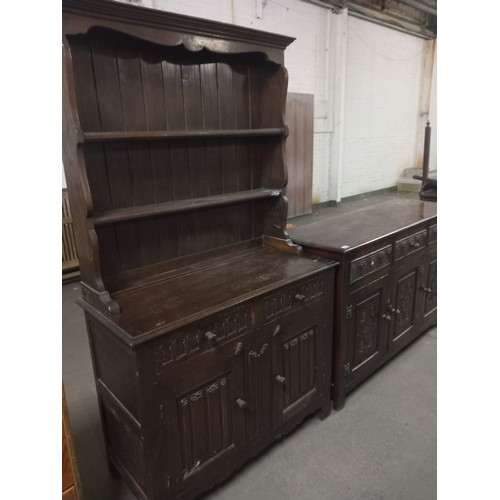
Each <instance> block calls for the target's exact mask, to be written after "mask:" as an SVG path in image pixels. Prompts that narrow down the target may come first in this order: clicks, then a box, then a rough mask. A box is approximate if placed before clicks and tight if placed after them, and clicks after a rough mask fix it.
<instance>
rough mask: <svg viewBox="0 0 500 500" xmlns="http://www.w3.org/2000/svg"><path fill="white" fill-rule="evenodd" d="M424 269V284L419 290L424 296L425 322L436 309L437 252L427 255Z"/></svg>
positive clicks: (433, 251)
mask: <svg viewBox="0 0 500 500" xmlns="http://www.w3.org/2000/svg"><path fill="white" fill-rule="evenodd" d="M424 269H425V272H424V283H423V285H422V286H421V290H422V292H423V294H424V299H423V303H424V305H423V314H424V320H427V319H428V318H429V317H430V316H431V315H432V314H433V313H435V312H436V309H437V251H436V250H435V249H434V250H431V251H429V253H428V254H427V256H426V258H425V263H424Z"/></svg>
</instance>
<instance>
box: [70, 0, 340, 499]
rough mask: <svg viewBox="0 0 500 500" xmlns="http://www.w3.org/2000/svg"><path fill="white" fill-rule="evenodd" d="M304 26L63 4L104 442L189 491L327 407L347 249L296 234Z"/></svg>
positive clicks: (85, 297)
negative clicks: (295, 35) (291, 220)
mask: <svg viewBox="0 0 500 500" xmlns="http://www.w3.org/2000/svg"><path fill="white" fill-rule="evenodd" d="M290 42H292V39H291V38H287V37H283V36H278V35H274V34H269V33H264V32H259V31H254V30H248V29H244V28H240V27H237V26H230V25H224V24H221V23H216V22H209V21H206V20H200V19H195V18H188V17H185V16H180V15H174V14H170V13H166V12H160V11H156V10H150V9H145V8H139V7H134V6H130V5H126V4H120V3H112V2H106V1H102V0H101V1H98V0H87V1H82V0H79V1H77V0H63V61H64V66H63V149H64V150H63V159H64V168H65V174H66V180H67V184H68V192H69V198H70V205H71V212H72V216H73V222H74V229H75V238H76V243H77V247H78V256H79V263H80V271H81V280H82V298H81V300H80V305H81V306H82V307H83V309H84V311H85V317H86V324H87V330H88V335H89V340H90V347H91V353H92V358H93V364H94V371H95V380H96V387H97V394H98V398H99V406H100V411H101V419H102V424H103V430H104V436H105V441H106V448H107V453H108V459H109V462H110V465H111V469H112V470H113V471H114V472H116V471H118V472H119V473H120V474H121V475H122V476H123V477H124V479H125V480H126V481H127V483H128V484H129V485H130V487H131V488H132V489H133V491H134V492H135V493H136V494H137V496H138V497H140V498H148V499H160V498H162V499H165V498H185V499H187V498H193V497H195V496H196V495H198V494H200V493H201V492H202V491H204V490H206V489H207V488H209V487H211V486H212V485H214V484H215V483H217V482H219V481H221V480H223V479H224V478H226V477H227V476H229V475H230V474H231V473H232V472H233V471H234V470H235V469H236V468H238V467H239V466H240V465H241V464H243V463H244V462H245V461H247V460H248V459H249V458H250V457H252V456H254V455H256V454H257V453H258V452H259V451H260V450H262V449H263V448H265V447H266V446H268V445H269V443H271V442H272V441H273V440H274V439H276V438H277V437H279V436H281V435H283V434H285V433H287V432H289V431H290V430H291V429H292V428H293V427H295V426H296V425H297V424H298V423H299V422H300V421H301V420H303V419H304V417H305V416H307V415H309V414H311V413H313V412H315V411H317V410H320V416H321V417H326V416H327V415H328V414H329V412H330V405H331V403H330V374H331V352H332V337H331V332H332V328H333V311H332V306H331V304H332V303H333V290H334V274H335V266H336V262H334V261H332V260H331V259H324V258H321V257H306V256H304V255H302V249H301V248H300V246H297V245H295V244H293V243H292V241H291V240H290V239H289V237H288V234H287V233H286V231H285V225H286V216H287V202H286V198H285V197H284V196H283V191H282V190H283V188H284V187H285V185H286V179H287V178H286V168H285V165H284V162H283V146H284V141H285V138H286V135H287V127H286V124H285V121H284V116H283V115H284V109H285V101H286V88H287V73H286V70H285V68H284V67H283V52H284V49H285V47H286V46H287V45H288V44H289V43H290Z"/></svg>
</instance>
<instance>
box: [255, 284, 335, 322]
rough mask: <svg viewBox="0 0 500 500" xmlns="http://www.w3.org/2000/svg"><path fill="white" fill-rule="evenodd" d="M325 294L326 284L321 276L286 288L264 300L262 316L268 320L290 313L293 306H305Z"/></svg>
mask: <svg viewBox="0 0 500 500" xmlns="http://www.w3.org/2000/svg"><path fill="white" fill-rule="evenodd" d="M325 293H326V282H325V278H324V277H323V276H321V277H319V278H315V279H312V280H309V281H306V282H304V283H302V284H301V285H299V286H295V287H292V288H288V289H286V290H283V291H281V292H279V293H277V294H275V295H272V296H271V297H268V298H266V299H265V300H264V315H265V318H266V320H270V319H273V318H276V317H279V316H282V315H284V314H287V313H289V312H291V311H292V310H293V309H294V307H295V306H299V305H300V304H307V303H309V302H312V301H313V300H316V299H318V298H320V297H322V296H323V295H324V294H325Z"/></svg>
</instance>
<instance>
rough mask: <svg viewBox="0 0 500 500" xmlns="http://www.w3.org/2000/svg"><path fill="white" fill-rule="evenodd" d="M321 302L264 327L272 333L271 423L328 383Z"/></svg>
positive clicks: (328, 342) (300, 406) (284, 418)
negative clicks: (272, 409) (272, 405)
mask: <svg viewBox="0 0 500 500" xmlns="http://www.w3.org/2000/svg"><path fill="white" fill-rule="evenodd" d="M328 326H329V324H328V320H327V315H326V314H325V312H324V304H318V305H315V306H309V307H307V308H304V310H302V311H301V312H300V313H296V314H291V315H289V316H287V317H285V318H283V319H282V320H281V321H278V322H276V323H274V324H272V325H269V326H268V328H270V329H271V330H272V335H273V370H274V371H273V377H272V383H273V402H274V412H273V415H274V416H273V425H274V428H277V427H279V426H281V425H282V424H285V423H286V422H287V421H288V420H290V419H292V418H293V417H294V416H296V415H297V414H299V413H300V412H301V411H303V410H304V409H305V408H307V406H308V405H311V403H313V402H314V400H315V399H317V398H318V397H319V396H320V394H325V392H326V393H328V390H326V391H325V384H326V387H327V386H328V379H329V377H330V372H331V365H330V363H329V362H328V357H327V356H328V353H329V352H330V350H331V335H330V334H329V331H328Z"/></svg>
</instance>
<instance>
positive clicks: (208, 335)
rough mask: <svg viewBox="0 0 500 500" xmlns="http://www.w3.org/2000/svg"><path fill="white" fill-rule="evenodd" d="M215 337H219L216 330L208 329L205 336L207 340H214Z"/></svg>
mask: <svg viewBox="0 0 500 500" xmlns="http://www.w3.org/2000/svg"><path fill="white" fill-rule="evenodd" d="M215 337H217V335H215V333H214V332H211V331H208V332H206V333H205V338H206V339H207V340H213V339H214V338H215Z"/></svg>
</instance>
